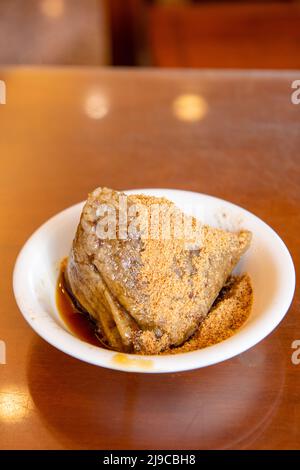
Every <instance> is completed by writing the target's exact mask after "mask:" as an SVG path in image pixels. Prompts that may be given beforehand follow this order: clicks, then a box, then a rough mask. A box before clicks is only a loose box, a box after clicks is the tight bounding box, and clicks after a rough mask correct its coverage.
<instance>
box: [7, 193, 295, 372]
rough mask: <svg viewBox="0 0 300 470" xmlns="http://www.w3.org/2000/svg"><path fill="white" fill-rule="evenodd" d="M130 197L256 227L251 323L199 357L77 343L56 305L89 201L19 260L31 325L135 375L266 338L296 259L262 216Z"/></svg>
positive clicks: (220, 206) (249, 265)
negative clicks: (125, 351) (61, 271)
mask: <svg viewBox="0 0 300 470" xmlns="http://www.w3.org/2000/svg"><path fill="white" fill-rule="evenodd" d="M127 193H128V194H129V193H144V194H148V195H154V196H165V197H167V198H168V199H170V200H172V201H174V202H175V203H176V204H177V205H178V206H179V207H180V208H181V209H183V210H184V211H185V212H187V213H190V214H193V215H196V216H197V217H199V218H200V219H201V221H202V222H204V223H208V224H210V225H213V226H217V227H222V228H225V229H230V230H238V229H239V228H245V229H249V230H251V231H252V233H253V240H252V244H251V247H250V249H249V250H248V252H247V253H246V254H245V255H244V256H243V258H242V260H241V261H240V263H239V264H238V266H237V267H236V269H235V272H245V271H246V272H248V273H249V274H250V276H251V280H252V284H253V289H254V303H253V308H252V312H251V315H250V317H249V318H248V320H247V321H246V322H245V324H244V325H243V326H242V327H241V328H240V329H239V330H238V332H237V333H236V334H235V335H234V336H232V337H231V338H229V339H227V340H225V341H223V342H221V343H219V344H216V345H214V346H210V347H208V348H205V349H201V350H198V351H193V352H188V353H181V354H176V355H164V356H137V355H131V354H119V353H116V352H113V351H108V350H105V349H102V348H100V347H96V346H92V345H90V344H87V343H85V342H83V341H81V340H80V339H78V338H76V337H75V336H74V335H73V334H72V333H71V332H70V331H69V330H68V328H67V326H66V325H65V324H64V322H63V320H62V319H61V317H60V315H59V312H58V310H57V307H56V303H55V292H56V284H57V278H58V273H59V265H60V261H61V260H62V258H64V257H65V256H67V255H68V253H69V251H70V247H71V243H72V240H73V237H74V234H75V231H76V227H77V224H78V221H79V217H80V213H81V209H82V207H83V203H79V204H76V205H75V206H72V207H70V208H68V209H66V210H64V211H62V212H60V213H59V214H57V215H56V216H54V217H52V218H51V219H50V220H48V221H47V222H46V223H45V224H44V225H42V226H41V227H40V228H39V229H38V230H37V231H36V232H35V233H34V234H33V235H32V236H31V237H30V239H29V240H28V241H27V242H26V244H25V245H24V247H23V249H22V250H21V252H20V254H19V256H18V259H17V261H16V265H15V269H14V276H13V286H14V293H15V297H16V300H17V303H18V306H19V308H20V310H21V312H22V314H23V316H24V318H25V319H26V320H27V322H28V323H29V324H30V325H31V327H32V328H33V329H34V330H35V331H36V333H38V334H39V335H40V336H41V337H42V338H44V339H45V340H46V341H48V342H49V343H50V344H52V345H53V346H55V347H56V348H58V349H60V350H61V351H63V352H65V353H67V354H70V355H71V356H73V357H76V358H78V359H81V360H82V361H86V362H89V363H91V364H96V365H98V366H102V367H108V368H111V369H118V370H123V371H131V372H152V373H153V372H176V371H183V370H189V369H195V368H198V367H205V366H208V365H211V364H215V363H217V362H221V361H224V360H225V359H229V358H231V357H233V356H236V355H237V354H240V353H242V352H243V351H246V350H247V349H249V348H251V347H252V346H254V345H255V344H257V343H258V342H259V341H261V340H262V339H263V338H265V337H266V336H267V335H268V334H269V333H270V332H271V331H272V330H273V329H274V328H275V327H276V326H277V325H278V323H279V322H280V321H281V320H282V318H283V317H284V315H285V314H286V312H287V310H288V308H289V306H290V304H291V301H292V298H293V294H294V289H295V270H294V266H293V262H292V259H291V256H290V254H289V252H288V250H287V248H286V246H285V244H284V243H283V241H282V240H281V239H280V238H279V236H278V235H277V234H276V233H275V232H274V231H273V230H272V229H271V228H270V227H269V226H268V225H267V224H265V223H264V222H263V221H262V220H260V219H259V218H258V217H256V216H255V215H253V214H251V213H250V212H248V211H246V210H245V209H242V208H240V207H238V206H236V205H234V204H231V203H229V202H226V201H224V200H221V199H218V198H215V197H211V196H207V195H205V194H199V193H193V192H188V191H178V190H170V189H142V190H135V191H127Z"/></svg>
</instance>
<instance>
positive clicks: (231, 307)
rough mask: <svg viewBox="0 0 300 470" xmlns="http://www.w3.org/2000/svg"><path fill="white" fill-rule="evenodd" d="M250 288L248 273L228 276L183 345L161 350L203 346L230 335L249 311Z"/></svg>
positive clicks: (240, 324) (210, 344) (179, 349)
mask: <svg viewBox="0 0 300 470" xmlns="http://www.w3.org/2000/svg"><path fill="white" fill-rule="evenodd" d="M252 301H253V290H252V286H251V280H250V277H249V276H248V274H244V275H242V276H230V277H229V279H228V281H227V283H226V284H225V286H224V287H223V289H222V290H221V292H220V294H219V296H218V298H217V299H216V301H215V303H214V304H213V306H212V308H211V310H210V312H209V314H208V316H207V317H206V319H205V320H204V321H203V322H202V323H201V325H200V327H199V329H198V330H197V331H196V333H194V335H193V336H192V337H191V338H190V339H189V340H187V341H186V342H185V343H184V344H183V345H181V346H178V347H173V348H170V349H168V350H167V351H164V352H163V354H178V353H183V352H190V351H195V350H197V349H202V348H206V347H207V346H212V345H213V344H216V343H219V342H221V341H224V340H225V339H227V338H229V337H230V336H232V335H233V334H234V333H235V332H236V331H237V330H238V329H239V328H240V327H241V326H242V325H243V324H244V323H245V321H246V320H247V318H248V317H249V314H250V312H251V307H252Z"/></svg>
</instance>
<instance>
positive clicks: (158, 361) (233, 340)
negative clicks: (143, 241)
mask: <svg viewBox="0 0 300 470" xmlns="http://www.w3.org/2000/svg"><path fill="white" fill-rule="evenodd" d="M124 192H125V193H127V194H139V193H144V194H153V195H157V193H160V192H161V193H164V194H163V195H166V197H168V195H169V197H170V199H172V197H171V195H172V194H173V195H174V193H177V194H178V195H180V194H181V195H183V193H184V194H185V195H186V196H190V197H202V198H205V199H207V198H209V199H212V200H213V201H214V202H216V203H222V204H224V205H226V207H229V208H233V209H235V210H238V211H240V212H241V213H243V214H245V215H246V216H248V217H249V216H250V217H251V218H254V220H255V221H256V222H257V223H259V224H260V225H261V226H262V227H263V228H264V229H265V230H267V231H268V232H269V234H270V235H272V237H274V240H276V242H277V243H278V246H279V247H280V250H281V251H280V255H279V254H278V253H276V257H278V256H282V257H283V259H284V262H285V265H286V269H287V271H288V275H289V283H288V286H287V287H286V292H285V296H284V298H281V299H280V298H279V299H277V301H278V302H279V305H278V306H277V312H276V315H275V314H274V317H273V318H272V320H273V321H271V322H268V323H267V322H266V321H262V320H263V319H257V320H256V322H255V325H256V331H255V332H254V333H255V334H253V330H254V328H253V327H254V326H255V325H252V327H251V326H249V328H247V330H243V329H241V330H240V331H238V332H236V333H235V334H234V335H233V336H231V337H230V338H228V339H226V340H224V341H222V342H220V343H217V344H215V345H212V346H208V347H207V348H203V349H200V350H196V351H190V352H182V353H178V354H166V355H149V356H148V355H147V356H145V355H137V354H125V353H117V352H115V351H109V350H105V349H103V348H101V347H98V346H93V345H90V344H88V343H86V342H84V341H82V340H81V339H79V338H78V337H76V336H74V334H72V333H71V332H70V331H67V325H65V328H66V329H64V328H63V327H62V326H60V325H59V324H58V323H57V322H55V320H54V319H53V318H52V319H51V320H52V321H51V322H50V323H49V322H45V319H46V316H47V317H49V319H50V316H51V315H49V314H45V313H44V315H40V317H39V314H36V317H35V318H33V317H32V315H31V313H30V312H31V305H30V304H31V303H32V300H31V299H30V297H31V296H30V295H28V293H27V294H26V291H24V289H22V282H23V281H22V279H24V275H25V276H26V274H24V273H26V270H25V266H26V264H27V260H26V258H27V254H28V252H29V250H30V249H31V247H32V245H33V244H34V243H35V241H36V239H37V238H38V237H39V236H41V235H43V233H44V232H45V233H47V230H49V227H51V226H52V225H53V224H55V222H56V221H57V220H58V219H63V218H64V216H65V215H66V214H67V213H71V212H75V211H78V213H79V211H80V210H81V208H82V206H83V204H84V202H85V201H82V202H80V203H77V204H74V205H72V206H70V207H68V208H66V209H64V210H62V211H60V212H58V213H57V214H55V215H54V216H52V217H51V218H49V219H48V220H47V221H46V222H44V223H43V224H42V225H41V226H40V227H38V228H37V229H36V230H35V231H34V232H33V234H32V235H31V236H30V237H29V238H28V239H27V241H26V242H25V244H24V245H23V247H22V248H21V250H20V252H19V254H18V256H17V259H16V262H15V266H14V270H13V291H14V295H15V299H16V302H17V305H18V307H19V309H20V311H21V313H22V315H23V317H24V319H25V320H26V321H27V323H28V324H29V325H30V326H31V328H32V329H33V330H34V331H35V332H36V333H37V334H38V335H39V336H40V337H42V338H43V339H44V340H45V341H47V342H48V343H49V344H51V345H52V346H54V347H56V348H57V349H59V350H61V351H62V352H64V353H66V354H68V355H70V356H72V357H75V358H77V359H79V360H81V361H84V362H87V363H90V364H94V365H97V366H101V367H106V368H109V369H113V370H119V371H126V372H141V373H168V372H172V373H174V372H181V371H187V370H192V369H197V368H202V367H207V366H210V365H213V364H217V363H220V362H223V361H225V360H227V359H230V358H232V357H234V356H237V355H239V354H241V353H242V352H244V351H246V350H248V349H250V348H252V347H253V346H255V345H256V344H257V343H259V342H260V341H261V340H262V339H264V338H265V337H267V336H268V335H269V334H270V333H271V332H272V331H273V330H274V329H275V328H276V327H277V326H278V324H279V323H280V322H281V321H282V319H283V318H284V316H285V315H286V313H287V311H288V309H289V307H290V305H291V303H292V300H293V296H294V291H295V284H296V274H295V268H294V264H293V260H292V257H291V255H290V253H289V251H288V248H287V247H286V245H285V243H284V242H283V240H282V239H281V238H280V237H279V235H278V234H277V233H276V232H275V231H274V230H273V228H272V227H270V226H269V225H268V224H266V222H264V221H263V220H262V219H260V218H259V217H257V216H256V215H255V214H253V213H252V212H250V211H248V210H246V209H244V208H242V207H240V206H238V205H236V204H233V203H232V202H229V201H226V200H225V199H221V198H218V197H215V196H211V195H208V194H204V193H198V192H194V191H184V190H178V189H164V188H142V189H133V190H125V191H124ZM79 215H80V213H79ZM278 312H279V313H278ZM259 320H260V321H259ZM44 323H45V324H44ZM52 323H53V324H55V328H52V329H51V330H48V331H47V329H45V328H48V327H49V325H51V324H52ZM62 323H63V320H62ZM258 324H259V326H260V329H259V331H258V329H257V326H258ZM47 325H48V326H47ZM53 326H54V325H53ZM251 333H252V334H251ZM242 340H243V341H242ZM117 356H120V359H122V360H120V361H119V362H118V361H117V360H116V357H117ZM153 365H155V367H153Z"/></svg>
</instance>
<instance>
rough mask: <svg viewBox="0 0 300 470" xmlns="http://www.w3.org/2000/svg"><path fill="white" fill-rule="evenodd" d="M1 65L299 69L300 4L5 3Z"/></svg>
mask: <svg viewBox="0 0 300 470" xmlns="http://www.w3.org/2000/svg"><path fill="white" fill-rule="evenodd" d="M0 64H1V65H8V64H19V65H99V66H101V65H112V66H137V67H138V66H153V67H195V68H201V67H217V68H218V67H221V68H244V69H245V68H246V69H251V68H252V69H253V68H263V69H266V68H275V69H297V68H298V69H299V68H300V0H282V1H280V2H279V1H276V2H274V1H272V0H257V1H249V0H247V1H244V0H236V1H230V2H229V1H226V0H219V1H216V0H214V1H209V0H0Z"/></svg>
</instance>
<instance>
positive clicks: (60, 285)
mask: <svg viewBox="0 0 300 470" xmlns="http://www.w3.org/2000/svg"><path fill="white" fill-rule="evenodd" d="M65 267H66V260H64V261H63V262H62V263H61V269H60V273H59V278H58V282H57V289H56V305H57V308H58V311H59V313H60V316H61V318H62V319H63V321H64V323H65V324H66V326H67V327H68V329H69V330H70V332H71V333H73V334H74V336H77V338H79V339H81V340H82V341H85V342H86V343H89V344H92V345H94V346H98V347H102V348H105V349H109V348H108V346H107V345H106V344H105V343H104V342H103V341H101V339H100V336H101V335H100V332H99V330H98V328H97V325H96V323H95V322H94V321H92V320H91V318H90V317H89V315H88V314H87V313H85V312H83V311H81V310H80V309H79V308H78V307H77V306H76V305H75V303H74V301H73V299H72V297H71V295H70V294H69V292H68V289H67V286H66V281H65V276H64V272H65Z"/></svg>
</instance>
